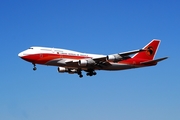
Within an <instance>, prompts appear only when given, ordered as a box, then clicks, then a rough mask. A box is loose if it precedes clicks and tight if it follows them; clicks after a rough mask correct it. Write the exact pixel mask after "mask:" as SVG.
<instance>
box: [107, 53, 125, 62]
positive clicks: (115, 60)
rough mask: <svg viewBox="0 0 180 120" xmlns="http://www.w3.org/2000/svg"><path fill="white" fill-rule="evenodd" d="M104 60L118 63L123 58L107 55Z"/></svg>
mask: <svg viewBox="0 0 180 120" xmlns="http://www.w3.org/2000/svg"><path fill="white" fill-rule="evenodd" d="M106 59H107V60H108V61H110V62H119V61H121V60H123V57H122V56H121V55H119V54H113V55H108V56H107V57H106Z"/></svg>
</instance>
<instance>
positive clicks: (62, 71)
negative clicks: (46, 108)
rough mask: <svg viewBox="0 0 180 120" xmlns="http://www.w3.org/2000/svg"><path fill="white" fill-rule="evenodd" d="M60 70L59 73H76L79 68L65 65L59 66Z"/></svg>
mask: <svg viewBox="0 0 180 120" xmlns="http://www.w3.org/2000/svg"><path fill="white" fill-rule="evenodd" d="M58 72H59V73H65V72H67V73H69V74H74V73H77V70H76V69H69V68H65V67H58Z"/></svg>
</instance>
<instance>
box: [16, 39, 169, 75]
mask: <svg viewBox="0 0 180 120" xmlns="http://www.w3.org/2000/svg"><path fill="white" fill-rule="evenodd" d="M159 44H160V40H155V39H154V40H152V41H151V42H150V43H149V44H147V45H146V46H145V47H143V48H142V49H138V50H132V51H128V52H122V53H117V54H111V55H98V54H87V53H81V52H76V51H72V50H66V49H58V48H48V47H30V48H29V49H27V50H25V51H23V52H21V53H19V54H18V56H19V57H20V58H22V59H23V60H25V61H28V62H30V63H32V64H33V66H34V68H33V70H36V69H37V68H36V64H41V65H48V66H57V68H58V72H59V73H65V72H67V73H69V74H74V73H76V74H78V75H79V77H80V78H81V77H83V75H82V71H85V72H87V74H86V75H87V76H93V75H96V72H95V71H96V70H109V71H114V70H125V69H132V68H140V67H148V66H155V65H156V64H157V63H158V62H160V61H162V60H165V59H167V58H168V57H163V58H159V59H154V57H155V54H156V52H157V50H158V46H159ZM133 54H134V55H133ZM132 55H133V56H132Z"/></svg>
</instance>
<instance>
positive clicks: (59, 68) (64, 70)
mask: <svg viewBox="0 0 180 120" xmlns="http://www.w3.org/2000/svg"><path fill="white" fill-rule="evenodd" d="M58 72H59V73H64V72H68V69H67V68H65V67H58Z"/></svg>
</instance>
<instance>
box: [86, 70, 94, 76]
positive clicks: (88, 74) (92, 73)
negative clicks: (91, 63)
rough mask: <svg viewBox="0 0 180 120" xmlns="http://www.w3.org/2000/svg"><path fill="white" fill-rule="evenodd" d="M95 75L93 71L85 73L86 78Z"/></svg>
mask: <svg viewBox="0 0 180 120" xmlns="http://www.w3.org/2000/svg"><path fill="white" fill-rule="evenodd" d="M96 74H97V73H96V72H95V71H94V70H93V69H90V70H88V71H87V73H86V75H87V76H93V75H96Z"/></svg>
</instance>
